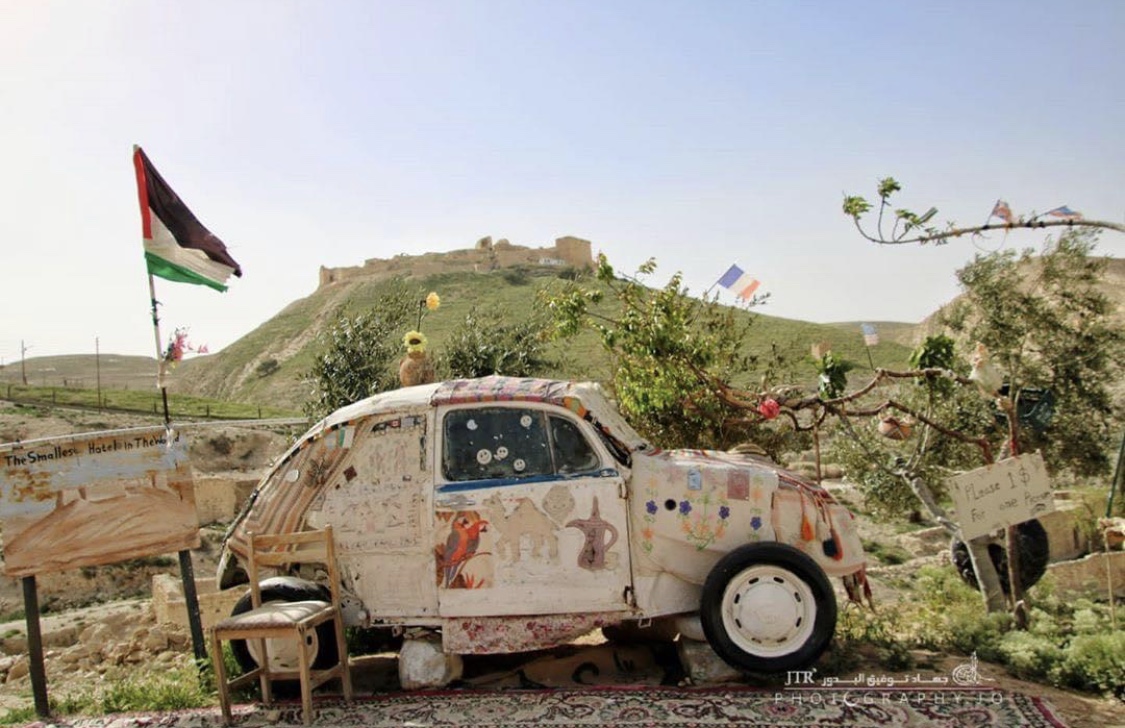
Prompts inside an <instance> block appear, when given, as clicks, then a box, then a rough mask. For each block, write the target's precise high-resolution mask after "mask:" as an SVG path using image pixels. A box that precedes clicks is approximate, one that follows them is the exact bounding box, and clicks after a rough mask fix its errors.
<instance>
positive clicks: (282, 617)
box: [215, 600, 332, 629]
mask: <svg viewBox="0 0 1125 728" xmlns="http://www.w3.org/2000/svg"><path fill="white" fill-rule="evenodd" d="M331 608H332V604H331V603H330V602H324V601H319V600H308V601H303V602H267V603H266V604H263V605H262V606H260V607H258V608H257V609H251V610H250V611H249V612H243V613H242V614H236V615H234V616H232V617H227V618H226V619H224V620H222V621H221V622H218V623H217V624H216V625H215V628H216V629H230V628H232V627H234V628H245V627H284V626H285V625H287V624H296V623H297V622H300V621H301V620H303V619H307V618H309V617H312V616H314V615H316V614H319V613H320V612H323V611H325V610H328V609H331Z"/></svg>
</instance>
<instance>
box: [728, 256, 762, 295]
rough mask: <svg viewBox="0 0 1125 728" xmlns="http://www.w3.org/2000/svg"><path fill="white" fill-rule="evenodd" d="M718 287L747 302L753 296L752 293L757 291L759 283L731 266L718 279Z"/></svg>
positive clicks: (734, 266) (739, 269)
mask: <svg viewBox="0 0 1125 728" xmlns="http://www.w3.org/2000/svg"><path fill="white" fill-rule="evenodd" d="M719 285H720V286H722V287H723V288H725V289H727V290H728V291H733V292H734V295H735V296H736V297H738V298H741V299H742V300H744V301H749V300H750V297H751V296H753V295H754V291H756V290H758V286H760V285H761V281H759V280H758V279H757V278H754V277H753V276H751V275H750V274H749V273H747V272H745V271H743V270H742V269H741V268H739V267H738V266H737V265H732V266H731V267H730V268H728V269H727V272H726V273H724V274H723V277H722V278H720V279H719Z"/></svg>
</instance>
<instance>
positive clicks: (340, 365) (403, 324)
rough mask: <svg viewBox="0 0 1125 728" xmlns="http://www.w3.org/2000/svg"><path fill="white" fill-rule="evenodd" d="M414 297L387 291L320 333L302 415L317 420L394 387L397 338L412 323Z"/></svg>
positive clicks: (395, 289) (415, 305) (399, 348)
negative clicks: (374, 300)
mask: <svg viewBox="0 0 1125 728" xmlns="http://www.w3.org/2000/svg"><path fill="white" fill-rule="evenodd" d="M418 300H419V296H418V294H417V293H415V292H413V291H409V290H407V288H406V287H405V286H403V285H398V286H392V287H391V289H390V290H389V291H387V292H385V293H383V294H382V295H381V296H379V298H378V299H377V300H376V302H375V304H374V305H373V306H372V307H371V308H370V309H369V310H367V311H364V312H361V313H358V314H339V315H338V316H337V318H336V320H335V322H334V323H333V324H332V325H331V326H329V327H328V329H327V330H326V331H324V332H323V333H322V334H321V340H322V342H323V345H324V350H323V351H322V352H321V353H320V354H318V355H317V357H316V360H315V361H314V363H313V365H312V368H311V369H310V371H309V373H308V376H307V379H308V380H309V381H310V383H311V384H312V392H311V395H310V397H309V399H308V400H307V401H306V402H305V406H304V409H305V413H306V414H307V415H309V417H310V418H313V419H319V418H320V417H323V416H324V415H326V414H328V413H329V412H332V411H333V410H335V409H338V408H339V407H343V406H344V405H347V404H351V403H352V402H357V401H359V400H361V399H364V398H365V397H370V396H371V395H373V394H378V393H379V392H383V391H385V390H388V389H393V388H395V387H397V386H398V378H397V373H396V371H395V369H394V367H393V364H394V363H395V362H396V361H397V360H398V359H399V358H400V357H401V356H402V334H403V332H404V331H405V330H406V329H407V328H409V326H410V325H411V324H412V323H413V319H414V316H415V314H416V310H417V308H418Z"/></svg>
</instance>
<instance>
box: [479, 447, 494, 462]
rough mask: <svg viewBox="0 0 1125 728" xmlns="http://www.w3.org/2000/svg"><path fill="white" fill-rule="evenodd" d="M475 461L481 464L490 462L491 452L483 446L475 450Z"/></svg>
mask: <svg viewBox="0 0 1125 728" xmlns="http://www.w3.org/2000/svg"><path fill="white" fill-rule="evenodd" d="M477 462H478V463H480V464H481V465H488V464H489V463H490V462H492V453H491V452H490V451H488V450H487V449H485V448H481V449H480V450H477Z"/></svg>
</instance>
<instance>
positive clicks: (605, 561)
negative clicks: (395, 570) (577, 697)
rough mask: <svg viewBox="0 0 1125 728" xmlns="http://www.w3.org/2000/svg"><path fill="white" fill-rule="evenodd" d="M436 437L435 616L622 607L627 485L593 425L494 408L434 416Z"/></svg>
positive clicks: (548, 413)
mask: <svg viewBox="0 0 1125 728" xmlns="http://www.w3.org/2000/svg"><path fill="white" fill-rule="evenodd" d="M437 430H438V433H439V434H438V437H439V443H438V448H439V449H438V451H437V453H436V454H437V458H436V461H437V462H436V464H435V494H434V506H435V508H434V530H433V532H434V535H435V538H436V542H435V544H434V555H435V558H434V573H433V578H434V581H435V584H436V585H437V589H438V602H439V612H440V614H441V616H442V617H453V616H502V615H514V614H521V615H532V614H568V613H579V612H581V613H594V612H608V611H619V610H623V609H626V608H628V605H627V602H626V600H627V596H628V595H627V588H628V587H629V586H630V585H631V576H630V572H631V570H630V564H629V534H628V532H627V516H626V508H625V500H624V495H625V490H624V483H623V478H622V475H621V473H620V472H619V471H618V469H617V467H616V464H615V462H614V461H613V460H612V459H611V458H610V456H609V453H608V452H606V451H605V449H604V446H603V445H602V443H601V442H600V440H599V439H598V438H597V437H596V436H595V435H594V433H593V432H592V430H591V429H590V425H589V423H586V422H584V421H582V420H579V419H578V418H576V417H574V416H573V415H572V414H571V413H570V412H568V411H566V410H563V409H562V408H556V407H551V406H549V405H545V404H539V403H501V402H493V403H487V404H484V403H482V404H470V405H453V406H448V407H443V408H439V410H438V426H437Z"/></svg>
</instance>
